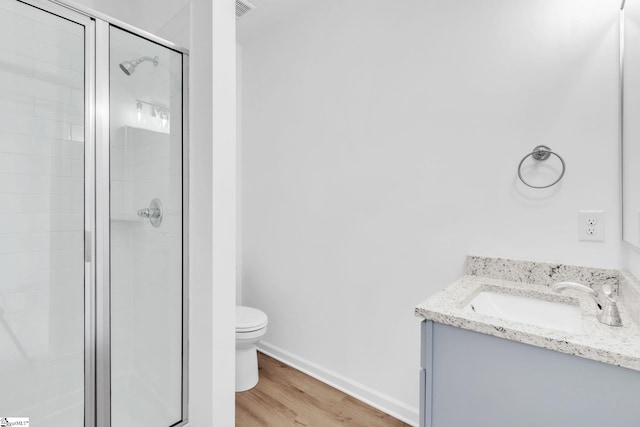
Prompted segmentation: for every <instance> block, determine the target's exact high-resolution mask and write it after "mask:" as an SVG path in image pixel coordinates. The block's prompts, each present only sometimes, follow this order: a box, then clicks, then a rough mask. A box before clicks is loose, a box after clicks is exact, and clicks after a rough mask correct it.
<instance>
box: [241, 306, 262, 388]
mask: <svg viewBox="0 0 640 427" xmlns="http://www.w3.org/2000/svg"><path fill="white" fill-rule="evenodd" d="M267 323H268V319H267V315H266V314H264V313H263V312H262V311H260V310H258V309H257V308H252V307H245V306H236V391H246V390H249V389H252V388H253V387H255V386H256V384H258V354H257V350H256V344H257V343H258V341H260V340H261V339H262V337H264V334H265V333H266V332H267Z"/></svg>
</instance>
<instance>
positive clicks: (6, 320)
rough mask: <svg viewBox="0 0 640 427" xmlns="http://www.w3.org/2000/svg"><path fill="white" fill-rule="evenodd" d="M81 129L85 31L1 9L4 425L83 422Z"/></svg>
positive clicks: (11, 7) (8, 1) (30, 11)
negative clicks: (21, 420) (18, 420)
mask: <svg viewBox="0 0 640 427" xmlns="http://www.w3.org/2000/svg"><path fill="white" fill-rule="evenodd" d="M83 123H84V31H83V28H82V27H81V26H79V25H77V24H73V23H71V22H68V21H66V20H64V19H61V18H59V17H55V16H53V15H49V14H47V13H45V12H42V11H39V10H36V9H34V8H31V7H29V6H26V5H24V4H21V3H19V2H17V1H14V0H0V378H2V383H3V384H5V385H4V386H3V387H2V388H0V415H2V416H28V417H30V418H31V420H32V422H34V421H35V422H38V421H42V425H44V423H45V422H46V425H52V426H62V425H64V426H75V425H78V426H79V425H82V421H83V420H82V414H83V412H82V411H83V408H82V403H83V381H84V380H83V374H84V364H83V345H84V320H83V319H84V302H83V298H84V290H83V285H84V256H83V245H84V242H83V229H84V126H83ZM7 385H10V386H7ZM33 396H38V401H39V403H38V404H36V405H33V401H34V399H33ZM5 408H22V411H23V412H22V413H20V414H13V413H6V411H5ZM44 414H54V415H48V416H47V417H46V418H44V417H45V415H44Z"/></svg>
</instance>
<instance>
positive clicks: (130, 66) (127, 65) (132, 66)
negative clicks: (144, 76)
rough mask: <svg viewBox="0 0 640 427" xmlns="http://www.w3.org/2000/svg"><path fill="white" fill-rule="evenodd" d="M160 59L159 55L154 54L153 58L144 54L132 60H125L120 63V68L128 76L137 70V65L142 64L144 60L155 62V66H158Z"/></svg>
mask: <svg viewBox="0 0 640 427" xmlns="http://www.w3.org/2000/svg"><path fill="white" fill-rule="evenodd" d="M158 59H159V58H158V57H157V56H154V57H153V58H152V57H150V56H143V57H142V58H138V59H134V60H132V61H123V62H121V63H120V69H121V70H122V72H123V73H125V74H126V75H127V76H130V75H131V74H133V72H134V71H135V70H136V67H137V66H138V65H140V63H141V62H144V61H149V62H153V66H154V67H157V66H158Z"/></svg>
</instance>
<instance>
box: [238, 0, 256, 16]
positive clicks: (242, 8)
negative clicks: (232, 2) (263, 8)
mask: <svg viewBox="0 0 640 427" xmlns="http://www.w3.org/2000/svg"><path fill="white" fill-rule="evenodd" d="M255 8H256V5H255V4H252V3H249V2H248V1H247V0H236V19H240V18H241V17H242V16H243V15H244V14H245V13H247V12H249V11H251V9H255Z"/></svg>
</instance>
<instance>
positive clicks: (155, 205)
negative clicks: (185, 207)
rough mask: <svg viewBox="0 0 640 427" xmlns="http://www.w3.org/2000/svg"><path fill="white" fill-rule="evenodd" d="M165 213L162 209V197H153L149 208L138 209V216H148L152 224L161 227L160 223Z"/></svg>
mask: <svg viewBox="0 0 640 427" xmlns="http://www.w3.org/2000/svg"><path fill="white" fill-rule="evenodd" d="M163 214H164V212H163V210H162V202H160V199H153V200H152V201H151V203H150V204H149V207H148V208H143V209H138V216H139V217H141V218H148V219H149V222H150V223H151V225H153V226H154V227H156V228H157V227H160V224H162V217H163Z"/></svg>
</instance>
